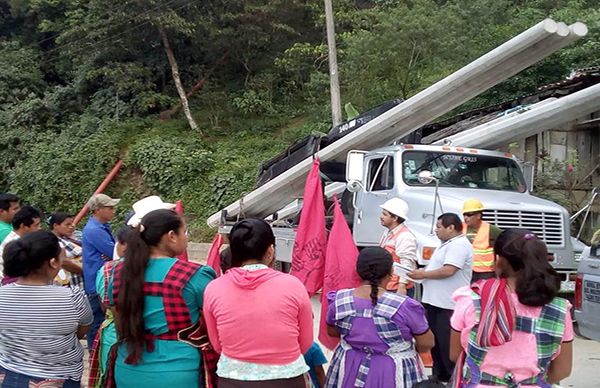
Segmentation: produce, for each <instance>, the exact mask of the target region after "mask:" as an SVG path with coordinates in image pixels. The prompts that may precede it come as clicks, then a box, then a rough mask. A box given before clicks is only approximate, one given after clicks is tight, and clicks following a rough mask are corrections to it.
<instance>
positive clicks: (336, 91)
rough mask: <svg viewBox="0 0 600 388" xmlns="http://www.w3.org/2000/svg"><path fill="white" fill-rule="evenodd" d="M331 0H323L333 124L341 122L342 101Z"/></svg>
mask: <svg viewBox="0 0 600 388" xmlns="http://www.w3.org/2000/svg"><path fill="white" fill-rule="evenodd" d="M331 2H332V0H325V24H326V26H327V49H328V51H329V89H330V94H331V121H332V123H333V126H334V127H335V126H336V125H338V124H340V123H341V122H342V102H341V98H340V81H339V78H338V67H337V53H336V48H335V24H334V23H333V5H332V3H331Z"/></svg>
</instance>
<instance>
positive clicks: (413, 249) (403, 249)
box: [379, 198, 417, 297]
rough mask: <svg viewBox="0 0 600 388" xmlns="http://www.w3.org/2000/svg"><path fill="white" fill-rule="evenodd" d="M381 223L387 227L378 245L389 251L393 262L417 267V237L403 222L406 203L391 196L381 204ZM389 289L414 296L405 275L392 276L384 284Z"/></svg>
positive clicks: (406, 210) (411, 285)
mask: <svg viewBox="0 0 600 388" xmlns="http://www.w3.org/2000/svg"><path fill="white" fill-rule="evenodd" d="M381 209H382V211H381V216H380V217H379V219H380V221H381V225H383V226H385V227H386V228H387V231H385V232H384V233H383V236H382V237H381V240H380V241H379V246H380V247H382V248H383V249H385V250H386V251H388V252H389V253H391V255H392V258H393V259H394V262H396V263H400V264H402V265H403V266H405V267H408V268H411V269H416V268H417V239H416V238H415V235H414V234H413V233H412V232H411V231H410V229H408V227H407V226H406V225H405V224H404V221H406V217H407V214H408V204H407V203H406V202H404V201H403V200H401V199H400V198H392V199H390V200H388V201H386V202H385V203H384V204H383V205H381ZM386 288H387V289H388V290H389V291H396V292H398V293H400V294H403V295H407V294H408V296H411V297H412V296H414V289H413V284H412V283H411V282H410V281H409V280H408V278H407V277H406V276H400V277H399V276H396V275H394V276H392V279H391V280H390V282H389V283H388V285H387V286H386Z"/></svg>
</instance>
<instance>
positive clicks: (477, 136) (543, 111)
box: [433, 84, 600, 149]
mask: <svg viewBox="0 0 600 388" xmlns="http://www.w3.org/2000/svg"><path fill="white" fill-rule="evenodd" d="M598 110H600V84H598V85H594V86H590V87H589V88H585V89H583V90H580V91H578V92H576V93H573V94H570V95H568V96H566V97H562V98H558V99H554V100H552V101H550V102H548V103H545V104H539V106H535V107H533V108H532V109H530V110H527V111H526V112H524V113H520V114H519V113H517V114H515V115H511V117H507V118H506V119H497V120H494V121H491V122H488V123H485V124H482V125H478V126H476V127H473V128H471V129H468V130H466V131H463V132H460V133H457V134H456V135H453V136H449V137H447V138H446V139H443V140H440V141H437V142H435V143H433V144H438V145H442V144H448V143H449V144H451V145H452V146H459V147H471V148H486V149H496V148H499V147H501V146H503V145H506V144H508V143H510V142H511V141H514V140H515V139H524V138H526V137H529V136H533V135H535V134H537V133H539V132H542V131H544V130H547V129H550V128H556V127H559V126H561V125H563V124H566V123H568V122H570V121H574V120H575V119H577V118H578V117H582V116H585V115H588V114H590V113H593V112H596V111H598Z"/></svg>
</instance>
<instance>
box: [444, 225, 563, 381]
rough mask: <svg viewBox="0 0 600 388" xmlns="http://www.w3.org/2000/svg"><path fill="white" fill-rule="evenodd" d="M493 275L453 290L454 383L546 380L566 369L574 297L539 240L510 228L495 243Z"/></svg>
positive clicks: (529, 234)
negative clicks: (563, 289)
mask: <svg viewBox="0 0 600 388" xmlns="http://www.w3.org/2000/svg"><path fill="white" fill-rule="evenodd" d="M494 253H495V254H496V263H495V266H496V274H497V275H498V277H499V278H498V279H488V280H481V281H479V282H477V283H475V284H473V285H471V287H469V288H467V287H465V288H461V289H458V290H457V291H456V292H455V294H454V300H455V301H456V306H455V310H454V314H453V315H452V319H451V326H452V329H453V331H452V334H451V344H450V358H451V359H453V360H457V359H458V363H457V365H456V368H455V372H454V374H455V376H454V386H456V387H465V388H466V387H469V388H470V387H497V386H506V387H545V388H550V387H551V386H552V384H553V383H557V382H559V381H560V380H561V379H563V378H565V377H567V376H569V374H570V373H571V367H572V362H573V342H572V341H573V324H572V322H571V314H570V312H569V310H570V308H571V305H570V303H569V302H567V301H566V300H565V299H562V298H558V297H557V295H558V291H559V289H560V277H559V275H558V274H557V272H556V271H555V270H554V268H552V266H551V265H550V264H549V263H548V259H547V255H548V251H547V249H546V245H545V244H544V242H543V241H541V240H540V239H538V238H537V237H536V236H535V235H534V234H533V233H531V232H529V231H526V230H518V229H509V230H505V231H504V232H502V234H500V236H498V238H497V239H496V243H495V245H494Z"/></svg>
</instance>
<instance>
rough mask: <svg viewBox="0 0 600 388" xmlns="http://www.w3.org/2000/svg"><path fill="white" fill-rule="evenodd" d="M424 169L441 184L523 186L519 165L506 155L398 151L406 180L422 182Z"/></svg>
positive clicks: (514, 188) (510, 188)
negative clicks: (420, 176) (420, 179)
mask: <svg viewBox="0 0 600 388" xmlns="http://www.w3.org/2000/svg"><path fill="white" fill-rule="evenodd" d="M425 170H428V171H431V172H432V174H433V176H435V177H436V178H437V179H438V180H439V185H440V186H443V187H463V188H473V189H488V190H504V191H517V192H520V193H523V192H525V190H526V186H525V180H524V179H523V174H522V173H521V170H520V168H519V166H518V165H517V163H515V161H514V160H512V159H509V158H502V157H495V156H485V155H476V154H459V153H456V154H453V153H442V152H433V151H406V152H404V153H403V154H402V178H403V179H404V182H405V183H406V184H408V185H411V186H423V184H422V183H420V182H419V179H418V176H419V173H420V172H421V171H425ZM433 184H434V183H431V185H433Z"/></svg>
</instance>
